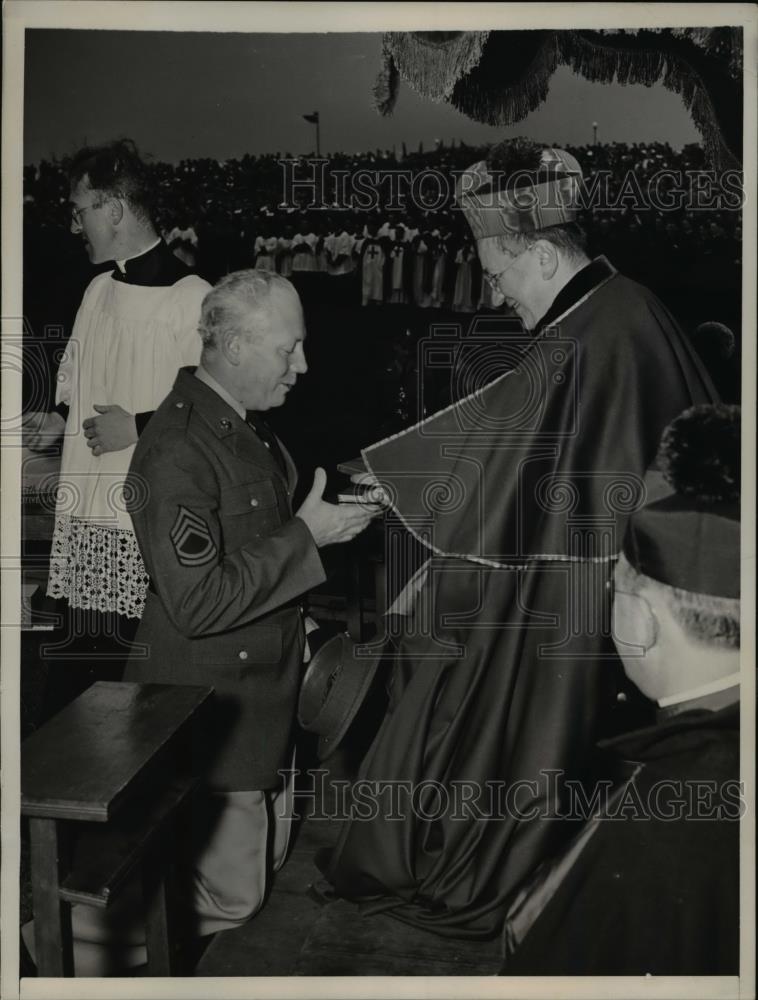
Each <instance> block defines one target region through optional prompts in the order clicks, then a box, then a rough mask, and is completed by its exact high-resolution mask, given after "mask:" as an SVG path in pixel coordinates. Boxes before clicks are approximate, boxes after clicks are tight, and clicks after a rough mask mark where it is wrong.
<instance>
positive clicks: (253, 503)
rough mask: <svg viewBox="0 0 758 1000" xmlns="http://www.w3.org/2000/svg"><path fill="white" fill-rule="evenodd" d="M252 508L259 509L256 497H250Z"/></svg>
mask: <svg viewBox="0 0 758 1000" xmlns="http://www.w3.org/2000/svg"><path fill="white" fill-rule="evenodd" d="M250 506H251V507H257V506H258V501H257V500H256V499H255V497H250Z"/></svg>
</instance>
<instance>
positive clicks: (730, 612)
mask: <svg viewBox="0 0 758 1000" xmlns="http://www.w3.org/2000/svg"><path fill="white" fill-rule="evenodd" d="M616 582H617V585H618V586H619V589H621V590H625V591H627V592H628V593H630V594H637V593H639V592H640V591H641V590H643V589H644V590H648V591H651V592H652V593H651V596H654V597H655V598H656V599H658V600H659V601H660V602H661V603H663V604H664V605H665V606H666V607H667V608H668V610H669V612H670V613H671V616H672V618H673V619H674V621H676V622H677V623H678V624H679V625H681V627H682V629H683V630H684V631H685V632H686V633H687V635H688V636H689V637H690V638H692V639H696V640H698V641H699V642H703V643H706V644H707V645H710V646H721V647H727V648H729V649H739V647H740V602H739V600H737V599H733V598H728V597H715V596H714V595H712V594H697V593H695V592H693V591H690V590H680V589H679V588H678V587H671V586H669V585H668V584H666V583H659V581H658V580H653V579H652V578H651V577H649V576H645V575H644V574H642V573H638V572H637V570H636V569H635V568H634V566H632V565H631V563H630V562H629V560H628V559H627V558H626V556H624V554H623V553H622V554H621V555H620V556H619V560H618V564H617V566H616Z"/></svg>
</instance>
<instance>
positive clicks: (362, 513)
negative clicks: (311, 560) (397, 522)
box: [296, 468, 381, 548]
mask: <svg viewBox="0 0 758 1000" xmlns="http://www.w3.org/2000/svg"><path fill="white" fill-rule="evenodd" d="M325 486H326V473H325V472H324V470H323V469H321V468H318V469H316V471H315V473H314V476H313V486H312V487H311V491H310V493H309V494H308V496H307V497H306V498H305V500H303V503H302V505H301V507H300V508H299V510H298V511H297V513H296V517H299V518H300V519H301V520H302V521H305V523H306V524H307V525H308V530H309V531H310V533H311V534H312V535H313V540H314V541H315V543H316V545H317V546H318V547H319V548H322V547H323V546H324V545H334V544H336V543H338V542H349V541H350V539H351V538H355V536H356V535H359V534H360V533H361V532H362V531H363V530H364V529H365V528H366V527H367V526H368V524H369V523H370V522H371V519H372V518H373V517H375V516H376V514H377V513H379V512H380V511H381V508H376V507H374V506H369V505H368V504H334V503H327V502H326V501H325V500H324V499H323V493H324V487H325Z"/></svg>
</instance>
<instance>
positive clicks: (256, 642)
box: [192, 625, 282, 673]
mask: <svg viewBox="0 0 758 1000" xmlns="http://www.w3.org/2000/svg"><path fill="white" fill-rule="evenodd" d="M192 653H193V657H192V658H193V660H194V661H195V662H196V663H199V664H202V665H204V666H209V667H210V666H213V667H228V668H230V669H232V670H234V671H235V672H242V673H244V672H245V668H246V667H252V666H256V665H258V664H260V665H263V664H266V663H268V664H274V663H278V662H279V661H280V660H281V658H282V630H281V627H280V626H279V625H255V626H250V627H247V628H244V629H241V630H239V631H236V632H231V633H226V634H225V635H217V636H208V637H207V638H206V639H202V640H200V642H198V644H197V645H196V646H195V647H194V649H193V651H192Z"/></svg>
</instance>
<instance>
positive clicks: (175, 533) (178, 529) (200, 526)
mask: <svg viewBox="0 0 758 1000" xmlns="http://www.w3.org/2000/svg"><path fill="white" fill-rule="evenodd" d="M171 541H172V542H173V543H174V550H175V552H176V558H177V559H178V560H179V562H180V563H181V564H182V566H205V564H206V563H209V562H211V560H213V559H214V558H215V556H216V551H217V550H216V543H215V542H214V541H213V537H212V535H211V530H210V528H209V527H208V525H207V524H206V523H205V521H204V520H203V519H202V517H200V516H199V515H198V514H195V513H193V512H192V511H191V510H187V508H186V507H182V506H181V505H180V506H179V513H178V514H177V516H176V521H175V522H174V527H173V528H172V529H171Z"/></svg>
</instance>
